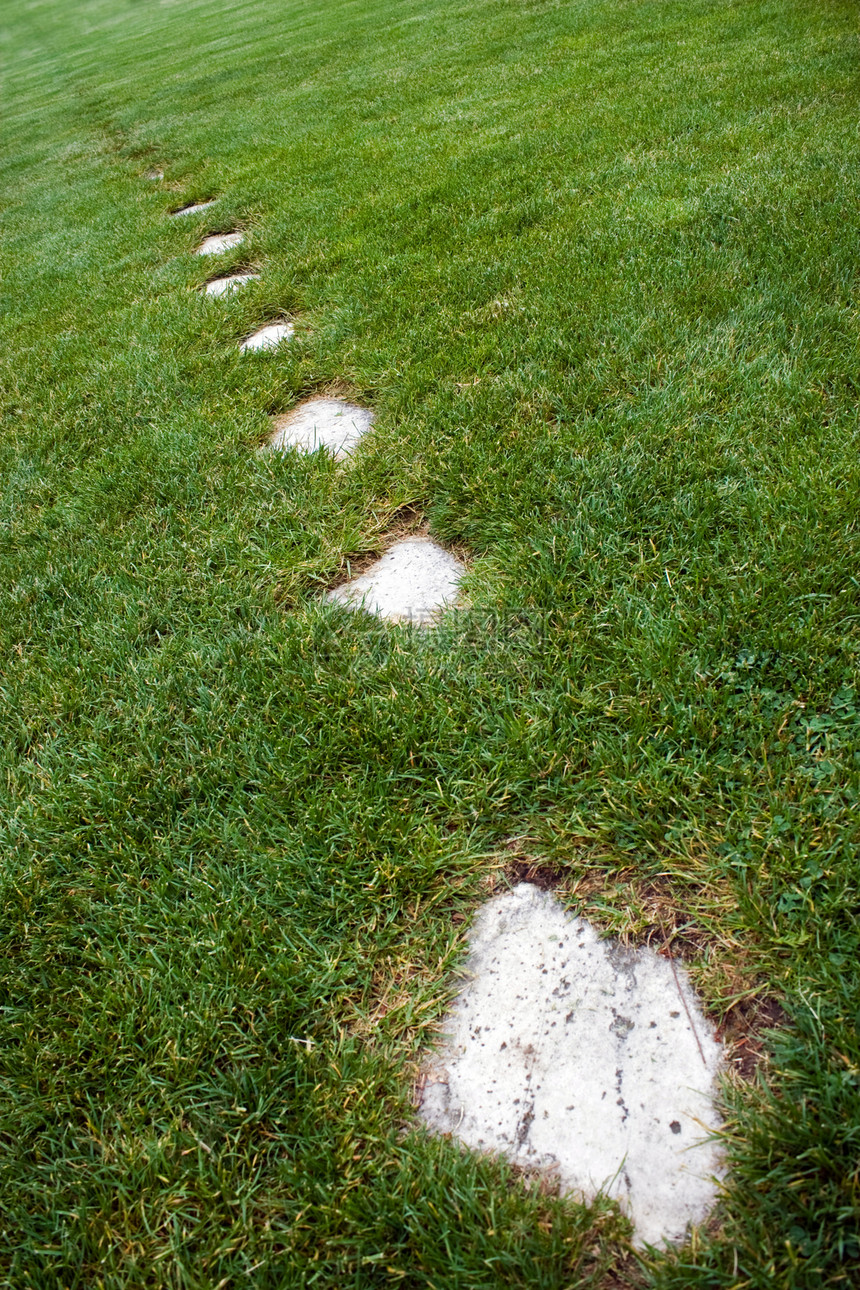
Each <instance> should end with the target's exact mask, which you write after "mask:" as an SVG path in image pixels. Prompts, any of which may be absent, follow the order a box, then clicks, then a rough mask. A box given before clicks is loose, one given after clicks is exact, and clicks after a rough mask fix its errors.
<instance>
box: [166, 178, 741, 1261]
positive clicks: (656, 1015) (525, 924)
mask: <svg viewBox="0 0 860 1290" xmlns="http://www.w3.org/2000/svg"><path fill="white" fill-rule="evenodd" d="M146 177H147V178H152V179H155V178H159V179H160V178H162V177H163V172H161V171H150V172H148V174H147V176H146ZM216 201H217V199H216V198H213V199H212V200H210V201H207V202H198V203H194V204H191V205H188V206H185V207H182V208H181V209H180V210H178V211H173V212H172V217H173V218H176V217H178V216H181V215H193V214H197V213H198V212H200V211H203V210H207V209H208V208H209V207H211V206H214V205H215V203H216ZM244 239H245V235H244V233H242V232H241V231H238V230H237V231H234V232H229V233H213V234H210V235H209V236H207V237H205V238H204V239H203V241H202V242H201V243H200V245H199V246H198V247H197V248H196V251H195V254H197V255H202V256H216V255H222V254H224V253H225V252H227V251H230V250H233V249H234V248H235V247H238V246H240V245H241V244H242V242H243V241H244ZM259 278H260V274H259V273H241V272H236V273H230V274H225V275H223V276H221V277H217V278H214V279H212V280H211V281H209V282H207V283H206V284H205V286H204V287H203V288H202V290H203V291H204V292H205V294H206V295H207V296H213V297H220V296H225V295H227V294H229V293H231V292H233V291H234V290H236V289H237V288H238V287H241V286H244V285H245V284H247V283H248V282H251V281H255V280H258V279H259ZM294 331H295V327H294V324H293V323H292V322H288V321H286V320H280V321H276V322H269V323H266V324H264V325H263V326H261V327H260V328H259V329H258V330H257V331H255V332H254V333H253V334H252V335H250V336H248V337H247V338H246V339H245V340H244V341H242V342H241V344H240V346H239V348H240V350H241V351H242V352H249V351H258V352H259V351H264V352H265V351H268V350H274V349H276V348H277V347H278V346H279V345H281V344H283V343H285V342H286V341H289V340H290V339H291V338H292V337H293V335H294ZM373 420H374V414H373V412H372V411H371V410H370V409H369V408H363V407H360V406H359V405H357V404H354V403H349V402H347V401H345V400H343V399H336V398H326V397H322V398H311V399H307V400H305V401H304V402H303V403H300V404H299V405H298V406H297V407H295V408H293V409H292V410H290V411H289V412H287V413H284V414H282V415H280V416H277V417H273V418H272V435H271V438H270V439H269V442H268V444H267V448H268V449H270V450H274V451H285V450H290V449H295V450H298V451H302V452H315V451H317V450H318V449H322V450H324V451H326V452H328V453H329V454H331V456H333V457H334V458H335V459H338V460H340V459H344V458H347V457H350V456H351V455H352V454H353V453H354V452H355V450H356V448H357V447H358V444H359V442H360V440H361V438H362V436H363V435H365V434H366V433H367V431H368V430H369V429H370V427H371V426H372V424H373ZM464 573H465V569H464V566H463V565H462V563H461V562H460V561H459V560H458V559H456V557H455V556H454V555H452V554H451V552H450V551H446V550H445V549H444V548H443V547H441V546H439V545H437V544H436V543H435V542H433V541H431V540H430V539H429V538H427V537H423V536H415V537H409V538H405V539H403V540H401V541H398V542H395V543H394V544H393V545H392V546H391V547H390V548H389V549H388V550H387V551H386V552H385V553H384V555H382V556H381V557H380V559H379V560H377V561H376V562H375V563H374V564H372V565H371V566H370V568H368V569H367V570H366V571H365V572H364V573H362V574H361V575H359V576H357V577H355V578H352V579H350V580H349V581H348V582H346V583H345V584H344V585H342V586H340V587H336V588H334V589H332V590H330V591H328V592H326V593H325V595H324V597H323V599H324V600H326V601H328V602H329V603H332V604H339V605H342V606H344V607H346V608H348V609H351V610H356V611H363V612H366V613H371V614H375V615H376V616H378V617H379V618H381V619H383V620H385V621H387V622H391V623H408V624H413V625H416V626H424V627H426V626H429V625H431V624H432V623H433V622H435V621H436V619H437V618H438V616H439V615H440V613H441V612H442V611H444V609H445V608H446V607H448V606H451V605H453V604H455V603H456V601H457V598H458V595H459V592H460V584H461V581H462V578H463V575H464ZM470 950H471V953H470V958H469V961H468V964H467V968H466V977H467V980H466V984H465V985H464V987H463V989H462V991H461V993H460V995H459V997H458V998H457V1000H456V1001H455V1003H454V1005H453V1007H452V1009H451V1011H450V1014H449V1018H448V1023H447V1026H448V1033H447V1038H446V1040H445V1042H444V1044H443V1045H442V1046H441V1047H440V1049H439V1051H438V1052H437V1053H436V1055H435V1056H434V1057H433V1058H431V1059H430V1060H429V1063H428V1066H427V1068H426V1069H425V1072H424V1075H423V1077H422V1092H421V1105H420V1111H419V1115H420V1118H421V1120H422V1121H423V1123H424V1124H425V1125H426V1126H427V1127H428V1128H429V1129H430V1130H432V1131H434V1132H438V1133H444V1134H450V1135H452V1136H454V1137H456V1138H458V1139H459V1140H460V1141H461V1142H462V1143H463V1144H465V1145H466V1146H468V1147H471V1148H472V1149H474V1150H478V1151H496V1152H500V1153H502V1154H504V1155H506V1156H507V1157H509V1158H510V1159H511V1160H513V1161H515V1162H516V1163H517V1164H520V1165H523V1166H527V1167H530V1168H536V1169H541V1170H548V1171H551V1172H552V1173H554V1174H555V1175H556V1176H557V1178H558V1180H559V1183H560V1185H561V1187H562V1188H563V1189H564V1190H566V1191H571V1192H573V1193H575V1194H578V1195H582V1196H585V1197H590V1196H594V1195H595V1194H596V1193H597V1192H598V1191H600V1190H603V1191H605V1192H606V1193H607V1194H608V1195H610V1196H612V1197H614V1198H616V1199H617V1200H618V1201H619V1203H620V1204H621V1205H622V1207H623V1208H624V1209H626V1211H627V1212H628V1213H629V1215H630V1217H631V1218H632V1220H633V1223H634V1226H635V1234H636V1240H637V1241H638V1243H639V1244H645V1243H655V1244H656V1243H659V1242H662V1241H680V1240H682V1239H683V1238H684V1236H685V1234H686V1233H687V1231H688V1228H689V1225H690V1224H691V1223H699V1222H702V1221H703V1220H704V1219H705V1218H706V1217H707V1215H708V1213H709V1211H710V1209H711V1208H712V1206H713V1204H714V1201H715V1199H716V1197H717V1194H718V1187H719V1184H718V1179H719V1178H720V1176H721V1174H722V1168H723V1165H722V1158H721V1154H720V1149H719V1147H718V1145H716V1144H715V1143H714V1142H713V1141H708V1140H707V1138H708V1134H709V1133H713V1132H716V1131H718V1130H719V1128H720V1117H719V1113H718V1110H717V1090H716V1079H717V1076H718V1074H719V1071H720V1069H721V1063H722V1052H721V1048H720V1045H719V1044H718V1043H717V1041H716V1039H715V1037H714V1033H713V1030H712V1028H711V1026H710V1025H709V1023H708V1022H707V1021H706V1019H705V1018H704V1016H703V1014H702V1011H701V1008H700V1007H699V1003H698V1000H697V998H696V996H695V993H694V991H693V990H692V988H691V986H690V984H689V981H688V980H687V978H686V975H685V974H684V972H683V969H682V968H681V967H680V966H679V965H677V964H675V963H674V962H669V961H667V960H666V959H664V958H660V957H659V956H658V955H656V954H654V953H653V952H651V951H648V950H638V951H630V950H626V949H624V948H622V947H621V946H619V945H618V944H617V943H614V942H611V941H605V940H601V939H600V938H599V936H598V934H597V932H596V931H595V929H594V928H593V927H592V926H591V925H590V924H589V923H587V922H585V921H584V920H582V919H576V918H573V917H571V916H570V915H569V914H568V913H567V912H566V911H565V910H564V908H563V907H562V906H561V905H560V904H559V903H558V902H557V901H556V900H555V899H554V898H553V897H552V896H551V895H549V894H547V893H542V892H540V891H538V889H537V888H536V887H534V886H531V885H529V884H527V883H523V884H520V885H519V886H518V887H516V888H515V889H514V890H513V891H512V892H509V893H507V894H505V895H504V896H500V897H497V898H496V899H494V900H491V901H489V902H488V903H487V904H486V905H485V906H484V908H483V909H482V910H481V911H479V913H478V914H477V916H476V918H475V922H474V927H473V929H472V933H471V937H470Z"/></svg>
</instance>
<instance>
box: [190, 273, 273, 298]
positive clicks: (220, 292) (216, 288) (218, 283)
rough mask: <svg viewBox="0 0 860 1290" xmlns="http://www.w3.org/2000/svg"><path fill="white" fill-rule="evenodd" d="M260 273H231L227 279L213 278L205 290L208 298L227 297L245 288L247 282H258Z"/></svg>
mask: <svg viewBox="0 0 860 1290" xmlns="http://www.w3.org/2000/svg"><path fill="white" fill-rule="evenodd" d="M259 277H260V275H259V273H231V274H230V276H229V277H227V278H213V280H212V281H211V282H207V283H206V286H205V287H204V288H203V290H204V291H205V293H206V295H207V296H226V295H229V294H230V292H231V291H235V290H236V288H237V287H244V285H245V283H246V282H257V281H258V280H259Z"/></svg>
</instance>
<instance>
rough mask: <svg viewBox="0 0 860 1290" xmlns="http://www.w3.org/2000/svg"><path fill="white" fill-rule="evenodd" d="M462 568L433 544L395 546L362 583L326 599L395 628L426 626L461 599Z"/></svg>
mask: <svg viewBox="0 0 860 1290" xmlns="http://www.w3.org/2000/svg"><path fill="white" fill-rule="evenodd" d="M464 573H465V569H464V568H463V565H462V564H461V563H460V561H459V560H457V559H456V558H455V557H454V556H453V555H451V553H450V551H446V550H445V549H444V547H441V546H437V545H436V543H435V542H431V541H430V540H429V538H406V539H405V540H404V541H402V542H395V544H394V546H392V547H391V548H390V549H389V550H388V551H386V553H385V555H384V556H382V557H381V559H379V560H377V562H376V564H374V565H371V567H370V568H369V569H368V570H367V572H366V573H364V574H362V575H361V577H358V578H353V580H352V581H351V582H347V583H345V584H344V586H342V587H336V588H335V590H334V591H329V592H327V593H326V597H325V598H326V599H327V600H335V601H339V602H340V603H341V604H343V605H346V606H347V608H349V609H365V610H367V612H368V613H371V614H376V615H377V617H379V618H387V619H388V620H389V621H391V622H406V623H415V624H416V625H418V624H427V623H430V622H432V621H433V619H434V618H435V616H436V615H437V613H438V612H439V610H441V609H442V608H443V607H444V606H445V605H448V604H450V603H451V602H452V601H454V600H455V598H456V596H457V589H458V586H459V583H460V579H461V578H462V576H463V574H464Z"/></svg>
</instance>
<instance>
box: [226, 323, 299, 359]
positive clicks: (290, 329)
mask: <svg viewBox="0 0 860 1290" xmlns="http://www.w3.org/2000/svg"><path fill="white" fill-rule="evenodd" d="M295 330H296V329H295V327H294V326H293V324H292V323H290V322H276V323H266V326H265V327H261V328H260V330H259V331H255V332H254V334H253V336H249V337H248V339H247V340H243V341H242V344H241V345H240V346H239V350H240V352H241V353H243V354H244V353H247V352H248V351H249V350H266V349H277V348H278V346H279V345H282V344H283V343H284V341H285V340H291V339H292V337H293V334H294V332H295Z"/></svg>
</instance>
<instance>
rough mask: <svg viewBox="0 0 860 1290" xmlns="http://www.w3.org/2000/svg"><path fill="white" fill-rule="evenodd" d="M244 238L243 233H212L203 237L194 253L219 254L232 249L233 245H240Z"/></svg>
mask: <svg viewBox="0 0 860 1290" xmlns="http://www.w3.org/2000/svg"><path fill="white" fill-rule="evenodd" d="M244 240H245V234H244V233H212V234H210V236H209V237H204V239H203V241H202V242H201V243H200V245H199V246H198V248H197V250H196V251H195V252H194V254H195V255H221V254H222V253H223V252H224V251H230V250H232V249H233V247H234V246H241V245H242V243H243V242H244Z"/></svg>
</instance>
